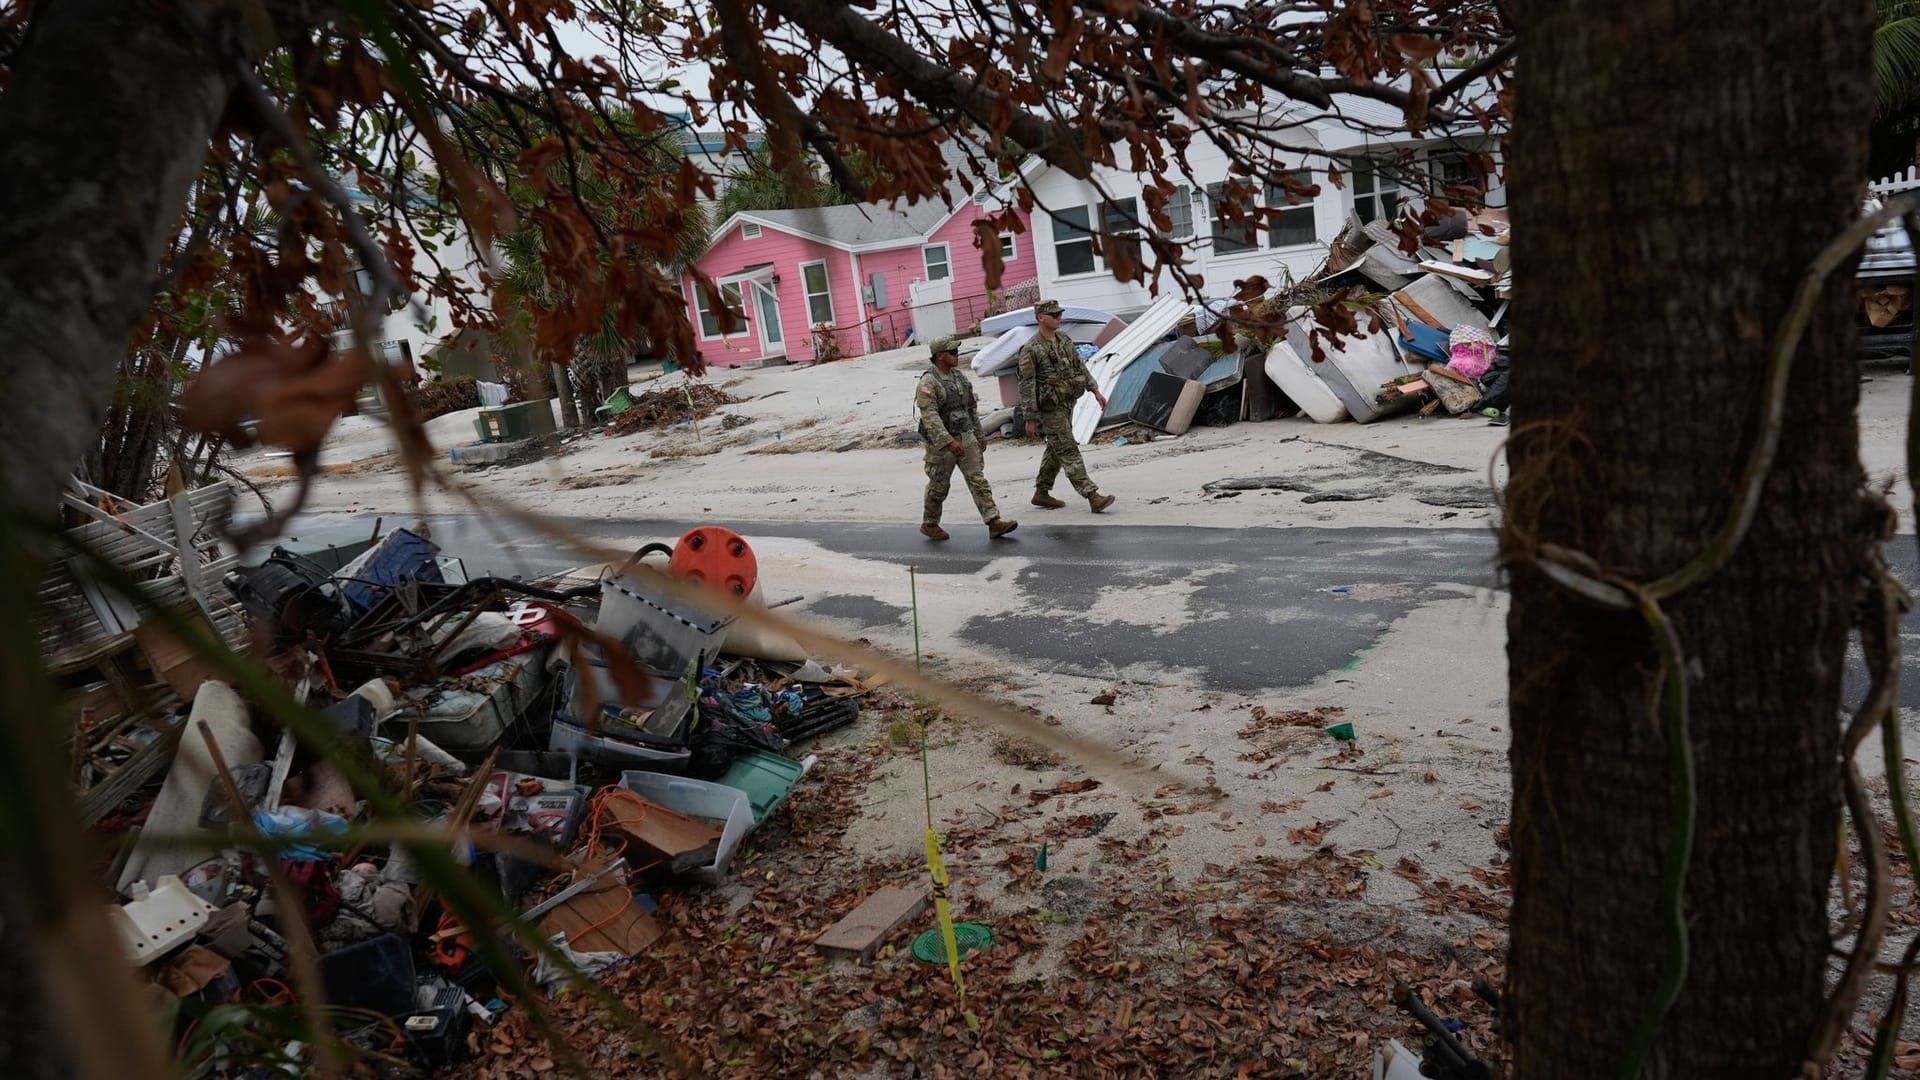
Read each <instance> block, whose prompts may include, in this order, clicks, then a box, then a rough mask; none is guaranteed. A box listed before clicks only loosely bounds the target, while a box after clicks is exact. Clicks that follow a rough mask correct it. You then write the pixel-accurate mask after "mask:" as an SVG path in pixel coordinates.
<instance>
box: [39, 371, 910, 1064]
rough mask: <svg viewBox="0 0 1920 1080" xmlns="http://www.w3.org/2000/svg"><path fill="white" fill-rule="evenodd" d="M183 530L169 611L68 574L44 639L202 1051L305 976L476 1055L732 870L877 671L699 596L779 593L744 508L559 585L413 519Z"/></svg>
mask: <svg viewBox="0 0 1920 1080" xmlns="http://www.w3.org/2000/svg"><path fill="white" fill-rule="evenodd" d="M712 403H713V404H718V403H720V402H718V401H712ZM181 498H182V500H183V501H182V504H181V511H182V512H183V513H188V514H190V513H191V510H192V506H193V505H194V504H195V501H196V499H198V500H199V501H200V502H204V503H207V504H209V505H211V504H213V503H215V502H217V499H216V498H214V497H213V496H212V495H209V496H207V497H206V498H199V496H198V495H197V493H196V495H194V496H182V497H181ZM173 511H174V508H172V507H169V506H167V505H166V504H161V505H160V507H159V509H158V510H148V509H147V508H137V509H133V510H131V511H130V512H128V511H121V512H120V516H119V517H118V518H114V517H113V515H112V514H110V513H108V514H104V520H102V521H101V522H100V523H99V528H95V527H94V526H87V527H85V528H84V529H83V530H81V531H82V532H85V533H86V537H85V539H87V540H89V542H93V543H95V546H98V543H97V542H98V540H99V539H101V538H102V537H112V536H114V535H115V534H116V533H117V534H119V535H121V536H125V537H134V538H138V539H140V543H141V544H142V545H147V546H152V545H156V544H162V543H163V542H164V543H169V544H170V543H171V541H170V540H169V541H162V540H161V539H160V538H158V537H152V536H146V531H145V530H144V529H141V528H140V526H139V525H137V524H135V522H145V523H149V524H154V527H155V528H156V529H157V528H159V526H158V524H157V522H158V521H159V520H161V519H162V518H169V519H170V517H171V515H172V513H173ZM185 520H186V519H183V521H185ZM82 539H83V538H82V537H80V536H76V537H75V538H74V540H75V542H76V543H78V542H80V541H81V540H82ZM127 550H128V551H130V552H131V551H133V550H134V549H132V548H129V549H127ZM141 550H144V548H142V549H141ZM188 550H189V553H190V556H191V557H190V558H189V559H188V560H187V562H186V566H185V569H184V570H183V571H182V572H180V573H178V574H176V575H174V577H172V578H162V579H159V580H160V581H161V582H162V583H163V584H165V583H167V582H171V581H175V580H180V581H191V582H192V583H193V587H192V588H191V589H187V590H186V598H185V600H184V601H183V603H182V604H181V605H180V610H179V611H178V612H176V613H174V614H173V615H172V616H171V617H167V618H158V619H155V620H152V621H150V622H139V621H138V616H137V615H135V614H134V613H133V612H134V606H133V605H116V604H115V603H114V602H113V601H111V600H110V599H109V598H108V596H107V594H106V593H105V592H104V591H103V590H100V589H87V590H74V589H73V587H72V585H71V583H70V582H68V581H67V580H66V579H65V578H64V577H62V578H58V579H56V580H54V581H51V582H49V585H48V590H47V591H48V594H49V595H50V596H53V597H55V598H60V597H66V596H67V595H68V593H69V592H77V593H78V595H77V596H75V597H73V598H72V599H71V600H70V601H69V603H68V605H67V606H68V608H69V610H68V616H69V619H70V620H77V619H78V616H79V615H80V614H85V615H86V616H87V617H88V618H90V619H91V620H92V622H91V623H90V624H89V625H88V626H85V627H74V626H68V627H66V628H64V630H63V631H62V632H63V633H64V634H66V635H67V636H72V635H75V634H77V635H79V636H80V637H81V638H83V639H85V640H81V641H79V642H77V643H73V642H67V641H64V640H63V639H60V638H52V639H50V640H49V643H48V644H49V648H50V651H51V652H53V653H54V654H55V656H56V657H57V658H60V659H61V660H62V666H61V670H62V671H64V672H66V673H68V674H69V675H72V676H74V677H75V678H76V679H78V680H80V681H79V682H78V683H77V685H76V689H75V692H74V694H73V695H72V701H71V702H70V704H71V707H72V709H73V713H74V715H73V723H72V729H71V730H72V733H73V734H72V745H73V747H74V762H75V765H74V770H73V778H72V779H73V781H74V783H75V786H76V788H78V789H79V790H80V791H81V793H82V798H83V801H84V802H86V803H87V804H88V805H91V806H97V807H99V808H100V809H99V810H98V812H96V813H92V814H90V817H89V820H90V821H92V822H94V824H95V828H96V830H97V831H98V832H100V833H101V834H102V835H103V836H104V837H107V838H109V839H110V841H111V846H112V847H113V848H114V849H115V851H116V855H115V858H114V861H113V864H112V865H111V866H109V867H107V868H105V870H106V875H107V879H108V881H109V882H110V883H111V884H112V885H113V886H114V888H115V890H116V891H117V892H118V893H119V896H120V900H119V901H118V902H116V903H115V904H113V905H112V906H111V908H110V910H109V912H108V915H109V917H110V919H111V921H112V923H113V924H114V925H115V926H116V927H117V928H118V930H119V932H120V934H121V937H122V939H123V943H124V946H125V952H126V958H127V963H128V964H129V965H131V966H133V967H135V968H137V969H139V970H140V972H141V973H142V974H143V976H144V977H145V978H146V980H147V981H148V982H149V983H150V984H151V985H152V987H153V992H154V994H155V995H156V996H157V997H158V998H163V999H169V1000H173V999H179V1000H191V1001H192V1002H194V1004H193V1005H192V1006H191V1007H189V1008H187V1009H183V1010H181V1012H180V1014H179V1015H180V1018H181V1019H180V1025H181V1030H180V1031H178V1032H177V1033H176V1038H177V1039H179V1041H180V1046H181V1053H182V1056H183V1060H184V1063H185V1067H186V1068H187V1069H188V1070H189V1071H191V1072H194V1073H196V1074H201V1073H205V1074H210V1075H242V1074H243V1073H244V1070H243V1069H228V1068H225V1067H223V1066H220V1065H218V1062H219V1061H221V1060H222V1059H224V1058H225V1057H226V1056H227V1055H230V1054H233V1053H235V1052H239V1053H240V1054H241V1056H242V1057H244V1056H245V1052H244V1049H243V1048H244V1047H245V1046H248V1045H251V1044H253V1043H254V1042H257V1041H258V1040H259V1039H260V1038H261V1037H262V1036H263V1034H264V1029H262V1028H260V1027H259V1026H258V1025H259V1024H261V1023H264V1022H265V1021H264V1020H262V1019H260V1017H262V1016H265V1015H268V1014H269V1013H270V1012H271V1010H266V1011H264V1012H261V1013H259V1014H257V1015H255V1014H250V1015H252V1017H253V1018H252V1019H250V1020H248V1021H245V1022H237V1023H232V1024H223V1025H200V1024H195V1023H194V1022H193V1019H192V1018H194V1017H198V1016H202V1015H203V1014H204V1013H205V1010H206V1008H207V1007H209V1006H218V1005H229V1004H242V1005H280V1004H287V1003H290V1002H292V1001H295V1000H300V1001H305V1000H309V995H312V994H323V995H324V997H325V1000H326V1001H327V1002H328V1003H329V1004H330V1005H332V1006H336V1007H339V1008H342V1009H346V1010H353V1011H352V1012H351V1013H342V1014H341V1017H342V1019H341V1020H340V1021H339V1028H338V1030H337V1032H336V1033H337V1034H338V1035H339V1037H340V1038H342V1039H343V1040H344V1041H345V1042H346V1044H347V1045H348V1046H349V1047H352V1048H356V1049H357V1050H358V1051H359V1052H363V1053H366V1054H370V1055H385V1056H386V1057H387V1058H388V1059H390V1060H408V1061H410V1062H411V1063H412V1064H413V1065H414V1066H416V1067H418V1068H421V1069H425V1070H430V1071H432V1070H443V1069H447V1068H451V1067H454V1066H456V1065H458V1064H459V1063H461V1062H462V1061H464V1060H466V1059H467V1058H468V1057H469V1056H470V1055H471V1053H472V1052H473V1049H474V1048H475V1047H476V1046H478V1045H480V1044H481V1043H482V1042H483V1041H484V1040H485V1036H484V1035H483V1034H482V1032H483V1031H484V1030H485V1029H486V1028H488V1027H490V1026H492V1025H494V1024H495V1023H496V1021H497V1020H498V1019H499V1017H500V1016H501V1014H502V1013H504V1012H507V1011H508V1010H509V1009H510V1005H509V1003H521V1002H524V1001H525V1000H527V998H526V995H527V994H528V993H529V992H531V990H532V988H533V987H538V988H541V989H542V990H545V991H546V992H548V993H553V992H557V991H559V990H561V989H564V988H565V987H566V986H568V985H570V984H574V983H577V982H578V981H579V980H581V979H604V978H607V977H609V976H610V975H611V974H612V973H614V972H617V971H618V970H620V969H621V968H622V967H623V966H625V965H627V964H629V963H631V962H632V958H633V957H634V956H635V955H636V954H639V953H642V952H644V951H645V950H647V949H649V948H651V947H652V946H653V945H654V944H655V943H656V942H657V941H658V940H659V939H660V938H661V937H662V935H663V934H667V933H669V932H670V928H669V927H668V926H667V925H666V924H664V923H663V922H662V921H661V920H659V919H658V918H656V915H655V913H656V911H657V910H658V906H659V904H660V902H661V901H663V900H665V899H667V898H669V897H671V896H674V895H675V894H678V893H681V892H685V891H687V890H693V889H698V888H701V887H710V886H714V885H719V884H722V883H724V882H726V881H727V880H728V879H729V876H730V874H731V872H732V864H733V862H734V859H735V857H736V856H737V854H738V852H739V850H740V847H741V843H742V841H743V840H744V839H745V838H746V837H747V836H748V835H749V834H751V833H753V832H754V831H755V830H757V829H759V828H761V827H762V826H763V825H765V824H766V823H767V822H768V821H769V820H770V819H772V818H773V817H774V816H775V815H776V813H777V812H779V810H780V809H781V807H782V806H783V805H784V804H785V803H786V801H787V799H788V798H789V796H790V795H791V794H792V793H793V792H794V791H795V790H796V789H797V788H800V787H801V786H802V785H803V782H804V778H805V777H806V776H807V774H808V773H809V772H810V771H811V769H812V767H813V766H814V764H815V763H816V761H817V757H815V756H812V755H809V756H806V757H805V758H804V759H802V760H796V755H795V753H794V751H795V748H796V747H798V746H800V745H802V744H804V743H807V742H809V741H812V740H814V739H817V738H819V737H820V736H822V735H825V734H828V733H830V732H833V731H836V730H838V729H840V728H843V727H845V726H847V725H849V724H852V723H854V722H855V721H856V720H857V719H858V717H859V716H860V713H861V706H862V702H863V700H865V699H867V698H868V696H869V695H870V693H871V691H872V690H873V688H874V686H875V685H877V684H876V683H870V682H867V681H864V680H862V679H861V678H860V677H859V676H858V675H857V674H855V673H853V672H850V671H844V670H842V671H831V670H828V669H827V668H826V667H824V666H823V665H821V664H819V663H817V662H814V661H812V660H811V659H809V658H808V657H807V656H806V655H805V653H804V652H803V651H801V650H800V649H799V648H798V646H796V645H795V644H794V643H792V642H791V641H787V640H784V639H781V638H779V637H778V636H777V635H771V634H768V633H765V632H763V631H760V630H759V629H758V628H756V627H746V626H736V625H734V624H735V619H734V617H733V616H732V615H730V614H726V613H725V612H726V611H727V608H726V606H725V605H723V604H720V603H718V602H717V601H710V600H705V599H704V598H705V597H707V596H708V595H709V590H711V591H714V592H719V593H724V594H726V595H728V596H731V597H733V598H737V599H744V600H745V601H746V602H747V603H748V604H750V605H762V604H763V601H761V600H760V593H759V586H760V581H759V573H758V567H757V563H756V561H755V559H754V557H753V553H752V550H751V548H750V547H749V546H748V545H747V543H746V541H745V540H743V539H742V538H740V537H739V536H737V535H735V534H733V533H731V532H729V531H727V530H724V529H718V528H712V527H706V528H700V529H695V530H693V531H692V532H689V533H688V534H687V535H686V536H683V537H682V538H681V539H680V541H679V542H678V543H676V544H673V545H668V544H664V543H661V544H649V545H647V547H645V548H643V549H641V551H639V552H636V553H635V556H634V558H633V559H632V560H629V562H628V563H627V564H626V565H625V566H622V567H601V568H594V569H590V570H586V571H581V572H577V573H574V574H570V575H566V576H563V577H561V578H557V579H552V580H547V581H543V582H523V581H518V580H510V579H504V578H491V577H485V578H473V579H468V578H467V577H466V575H465V573H464V568H463V567H462V565H461V564H460V563H459V561H458V560H453V559H446V558H443V557H441V556H440V553H439V549H438V547H437V546H436V545H435V544H434V543H433V540H432V539H431V537H430V535H429V534H428V533H427V530H426V529H425V528H423V527H416V528H413V529H394V530H391V531H388V532H385V533H384V534H377V535H376V536H374V537H372V538H370V539H369V540H368V541H366V542H364V543H360V544H354V545H348V546H347V547H345V548H327V549H324V550H316V549H307V550H293V549H289V548H287V547H276V548H274V549H273V550H272V551H271V552H270V553H269V554H268V556H267V557H266V558H265V559H264V560H262V561H260V562H258V563H257V564H255V565H251V566H245V565H241V564H240V563H238V562H237V561H236V560H234V559H232V558H231V557H225V556H220V555H218V553H217V551H213V550H209V551H202V552H194V551H193V550H192V549H188ZM660 554H665V555H667V556H668V558H667V559H666V560H664V561H658V562H657V565H649V564H648V562H647V560H648V559H649V557H651V556H656V555H660ZM662 571H664V573H662ZM65 572H66V571H62V572H61V573H63V574H64V573H65ZM674 582H678V583H680V584H678V585H675V584H673V583H674ZM689 594H690V595H689ZM96 609H97V610H96ZM122 618H127V619H133V620H134V621H135V622H136V623H137V625H135V626H133V627H131V628H130V629H128V630H127V631H126V632H125V633H120V634H114V635H108V636H102V627H103V626H105V625H106V624H105V623H104V622H103V620H118V619H122ZM183 623H191V624H199V625H201V626H202V628H203V629H205V628H211V627H219V628H220V629H221V631H222V632H223V633H224V634H226V636H227V637H228V638H229V640H232V641H243V640H244V641H249V642H251V643H252V644H253V646H254V647H255V651H256V655H258V656H260V657H262V658H263V659H264V660H265V662H266V664H267V666H268V668H269V669H270V670H271V672H272V673H273V674H274V675H276V676H278V678H279V680H280V686H279V687H277V688H276V690H275V691H274V693H273V694H271V695H263V694H261V693H260V692H259V690H258V688H257V684H247V683H245V682H244V681H237V680H236V679H235V678H234V673H233V670H232V668H231V667H230V666H228V665H227V664H226V663H225V662H222V661H218V660H210V659H207V658H205V657H201V656H198V655H197V654H195V653H194V652H193V651H192V650H191V649H190V648H187V647H184V646H181V645H179V644H177V641H176V639H177V637H178V636H179V635H180V634H181V633H185V631H182V630H181V629H180V624H183ZM112 625H113V626H115V627H118V626H119V625H120V624H119V623H118V622H117V621H115V622H113V623H112ZM49 632H50V633H52V632H53V631H52V630H51V629H50V631H49ZM188 637H189V638H191V637H192V635H191V634H188ZM142 640H151V641H152V642H155V644H154V646H153V648H151V649H148V650H145V651H144V652H142V651H141V650H140V649H139V647H138V643H139V642H141V641H142ZM128 643H132V644H128ZM56 646H57V648H56ZM142 659H144V661H145V662H144V663H141V662H140V661H141V660H142ZM233 662H234V663H239V662H240V661H238V660H235V661H233ZM88 665H92V666H91V667H89V666H88ZM102 665H106V666H107V667H109V668H111V673H112V680H111V681H110V680H108V679H107V678H104V677H103V678H99V679H97V680H94V681H86V680H87V679H90V678H91V677H92V676H94V675H102V674H104V673H103V672H102V671H101V670H100V669H101V666H102ZM245 685H253V686H254V687H255V689H254V690H253V691H251V692H249V693H246V694H243V692H242V690H240V689H237V688H236V687H238V686H245ZM175 686H177V687H178V688H179V689H178V690H177V691H176V690H174V689H173V687H175ZM289 700H291V701H292V702H297V703H298V706H297V707H296V706H295V705H292V704H289ZM141 733H144V734H141ZM149 758H151V759H152V763H151V764H150V765H143V766H141V767H139V768H138V769H135V770H134V771H129V769H130V767H131V766H132V765H133V764H134V763H135V762H136V761H145V760H147V759H149ZM409 830H411V831H409ZM396 833H397V834H401V835H400V836H399V837H398V838H396ZM514 915H518V916H519V917H520V919H522V920H523V921H524V922H525V923H526V924H528V925H530V926H532V927H534V928H536V929H537V934H536V935H528V934H519V935H516V934H514V933H510V932H508V929H507V925H506V924H507V923H508V921H509V919H510V918H511V917H512V916H514ZM304 950H311V956H312V959H313V961H314V966H316V967H317V970H318V978H319V981H318V985H317V986H316V985H313V984H312V983H311V981H310V980H308V979H306V978H305V977H304V975H303V974H302V972H303V965H302V963H301V960H300V956H301V953H302V952H303V951H304ZM349 1017H351V1019H349ZM247 1075H251V1074H247Z"/></svg>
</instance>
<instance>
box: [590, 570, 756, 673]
mask: <svg viewBox="0 0 1920 1080" xmlns="http://www.w3.org/2000/svg"><path fill="white" fill-rule="evenodd" d="M732 622H733V616H731V615H715V614H713V613H712V612H710V611H708V610H706V609H704V608H699V607H695V606H693V605H690V604H685V603H682V602H681V601H679V600H677V599H675V598H673V597H670V596H667V595H666V594H665V593H661V592H656V591H655V590H654V589H653V588H652V587H651V586H650V585H648V584H647V583H646V582H643V581H640V580H638V579H636V578H628V577H614V578H610V579H608V580H607V581H606V583H605V585H604V586H603V587H602V589H601V591H600V617H599V619H598V621H597V622H596V624H595V627H594V628H595V629H597V630H599V631H600V632H601V633H603V634H607V635H609V636H611V637H613V638H615V639H617V640H619V641H620V642H622V643H623V644H625V645H626V646H627V649H628V651H629V652H631V653H632V655H633V659H634V662H635V663H638V664H640V665H642V666H643V667H645V668H647V669H648V670H650V671H656V672H659V673H660V674H663V675H673V676H678V675H684V674H686V672H687V669H688V667H689V666H696V667H705V666H706V665H707V664H708V663H709V662H710V661H711V660H712V659H713V658H714V657H715V656H716V655H718V654H719V652H720V643H721V641H722V640H724V639H725V637H726V629H727V627H728V626H729V625H730V624H731V623H732Z"/></svg>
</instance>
